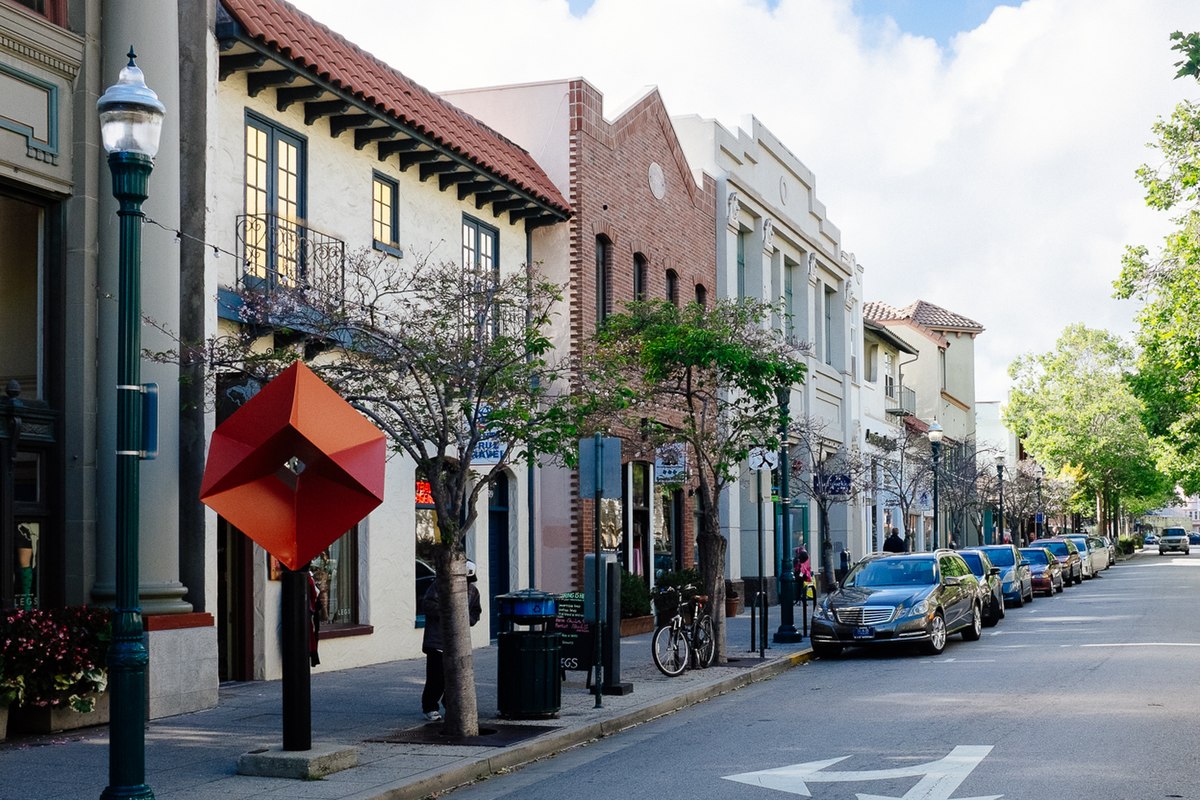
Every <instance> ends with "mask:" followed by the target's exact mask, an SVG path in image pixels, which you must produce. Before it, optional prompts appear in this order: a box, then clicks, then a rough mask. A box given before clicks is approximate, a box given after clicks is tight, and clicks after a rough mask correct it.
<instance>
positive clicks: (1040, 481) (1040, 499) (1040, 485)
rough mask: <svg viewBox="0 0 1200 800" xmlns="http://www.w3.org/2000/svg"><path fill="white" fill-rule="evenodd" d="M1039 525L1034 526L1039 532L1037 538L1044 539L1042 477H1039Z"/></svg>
mask: <svg viewBox="0 0 1200 800" xmlns="http://www.w3.org/2000/svg"><path fill="white" fill-rule="evenodd" d="M1037 500H1038V504H1037V524H1036V525H1035V526H1034V527H1035V528H1036V530H1037V538H1039V539H1040V538H1042V518H1043V515H1042V476H1041V475H1040V474H1039V475H1038V476H1037Z"/></svg>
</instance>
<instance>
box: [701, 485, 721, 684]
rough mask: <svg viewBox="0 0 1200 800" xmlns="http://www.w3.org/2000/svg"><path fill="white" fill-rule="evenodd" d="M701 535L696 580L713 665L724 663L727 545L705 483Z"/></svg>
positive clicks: (702, 488) (702, 496)
mask: <svg viewBox="0 0 1200 800" xmlns="http://www.w3.org/2000/svg"><path fill="white" fill-rule="evenodd" d="M699 497H700V520H701V531H700V535H699V536H698V537H697V542H696V544H697V545H698V548H699V557H700V580H701V581H702V582H703V583H704V593H705V594H707V595H708V602H709V612H710V613H711V614H712V620H713V634H714V637H715V638H716V642H717V655H716V662H715V663H717V664H724V663H725V662H726V661H727V658H726V649H725V548H726V546H727V542H726V541H725V537H724V536H722V535H721V520H720V518H719V517H718V514H717V504H716V503H715V502H713V498H712V496H711V492H710V491H709V486H708V483H707V482H706V481H705V480H704V479H703V478H702V479H701V480H700V491H699Z"/></svg>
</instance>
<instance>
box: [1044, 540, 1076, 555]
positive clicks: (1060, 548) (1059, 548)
mask: <svg viewBox="0 0 1200 800" xmlns="http://www.w3.org/2000/svg"><path fill="white" fill-rule="evenodd" d="M1042 547H1045V548H1046V549H1047V550H1049V551H1050V552H1051V553H1054V555H1056V556H1067V555H1070V551H1069V550H1067V543H1066V542H1046V543H1044V544H1043V545H1042Z"/></svg>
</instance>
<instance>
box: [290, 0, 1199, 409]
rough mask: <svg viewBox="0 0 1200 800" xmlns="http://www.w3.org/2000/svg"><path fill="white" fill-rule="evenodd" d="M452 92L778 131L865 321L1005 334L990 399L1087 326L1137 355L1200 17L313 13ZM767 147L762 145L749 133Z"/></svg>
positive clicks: (573, 2)
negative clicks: (650, 109)
mask: <svg viewBox="0 0 1200 800" xmlns="http://www.w3.org/2000/svg"><path fill="white" fill-rule="evenodd" d="M293 2H294V3H295V5H297V6H298V7H300V8H301V9H302V10H304V11H306V12H307V13H309V14H311V15H312V16H314V17H315V18H317V19H318V20H319V21H321V22H323V23H325V24H326V25H328V26H329V27H331V28H333V29H334V30H336V31H338V32H339V33H341V34H342V35H343V36H345V37H346V38H348V39H349V40H350V41H352V42H355V43H356V44H357V45H358V46H359V47H361V48H363V49H365V50H367V51H368V52H371V53H373V54H374V55H376V56H377V57H379V58H381V59H383V60H384V61H387V62H388V63H389V64H391V65H392V66H393V67H395V68H396V69H397V70H399V71H400V72H402V73H404V74H405V75H407V76H408V77H410V78H412V79H413V80H415V81H417V82H418V83H420V84H422V85H423V86H425V87H427V88H429V89H433V90H435V91H440V90H449V89H461V88H467V87H475V86H494V85H500V84H508V83H524V82H536V81H546V80H555V79H562V78H573V77H583V78H586V79H587V80H588V81H589V82H591V83H592V84H593V85H594V86H596V87H597V88H598V89H599V90H600V91H601V92H602V93H604V95H605V108H604V113H605V116H606V117H609V118H612V117H614V116H615V115H617V114H619V113H620V112H621V111H622V110H623V109H624V108H625V107H626V106H627V105H628V104H629V103H630V102H632V101H633V100H635V99H636V98H637V97H638V96H640V95H641V94H643V93H644V92H645V90H646V88H647V87H649V86H657V87H658V89H659V91H660V93H661V94H662V97H663V100H664V102H665V103H666V105H667V110H668V111H669V112H670V113H671V114H675V115H686V114H699V115H701V116H704V117H711V118H715V119H717V120H719V121H720V122H721V123H722V124H723V125H725V127H727V128H729V129H730V130H736V128H737V127H738V126H739V124H742V123H743V122H744V120H745V119H746V117H747V116H748V115H753V116H755V117H757V118H758V119H759V120H760V121H761V122H762V123H763V124H765V125H766V126H767V127H768V128H769V129H770V130H771V131H772V132H773V133H774V134H775V135H776V136H778V137H779V138H780V140H781V141H783V143H784V144H785V145H786V146H787V147H788V149H790V150H791V151H792V152H793V153H794V154H795V155H796V156H797V157H798V158H799V159H800V160H801V161H802V162H804V164H805V165H806V166H808V167H809V169H811V170H813V172H814V173H815V174H816V192H817V196H818V198H819V199H820V200H821V201H822V202H823V203H824V204H825V207H826V209H827V212H828V215H829V218H830V219H831V220H832V221H833V222H834V223H835V224H836V225H837V226H838V227H839V228H840V230H841V232H842V247H843V248H844V249H845V250H847V251H849V252H852V253H853V254H854V255H855V257H856V259H857V260H858V263H859V264H861V265H863V266H864V268H865V276H864V293H865V298H864V299H865V300H881V301H883V302H886V303H889V304H891V305H893V306H905V305H907V304H908V303H910V302H912V301H913V300H917V299H921V300H926V301H928V302H931V303H936V304H937V305H940V306H943V307H945V308H948V309H950V310H951V311H954V312H957V313H959V314H962V315H964V316H967V317H969V318H971V319H973V320H975V321H977V322H979V323H980V324H981V325H982V326H983V327H984V329H985V330H984V332H983V333H982V334H980V335H979V336H978V337H977V338H976V340H975V353H976V399H977V400H980V401H984V400H1003V399H1005V396H1006V393H1007V390H1008V384H1009V378H1008V374H1007V370H1008V366H1009V364H1010V363H1012V361H1013V360H1014V359H1015V358H1016V357H1018V356H1020V355H1022V354H1026V353H1040V352H1044V351H1047V350H1050V349H1052V348H1053V346H1054V342H1055V340H1056V339H1057V338H1058V335H1059V333H1060V332H1061V331H1062V329H1063V328H1064V327H1065V326H1066V325H1068V324H1070V323H1073V322H1083V323H1086V324H1087V325H1089V326H1091V327H1096V328H1105V329H1108V330H1111V331H1113V332H1115V333H1117V334H1120V335H1123V336H1130V335H1131V334H1132V331H1133V325H1134V323H1133V319H1134V315H1135V313H1136V306H1135V305H1134V304H1133V303H1132V302H1130V301H1117V300H1114V299H1113V298H1112V282H1113V280H1114V279H1115V278H1116V277H1117V275H1118V274H1119V272H1120V267H1121V256H1122V253H1123V252H1124V249H1125V247H1126V246H1128V245H1133V244H1145V245H1147V246H1149V247H1150V248H1151V249H1152V250H1155V249H1157V247H1158V246H1159V244H1160V242H1161V240H1162V237H1163V236H1164V235H1165V234H1166V233H1167V232H1168V231H1169V230H1170V220H1169V219H1168V218H1167V217H1166V216H1165V215H1163V214H1161V213H1158V212H1152V211H1151V210H1149V209H1147V208H1146V205H1145V201H1144V198H1143V192H1142V189H1141V186H1140V185H1139V184H1138V183H1137V180H1136V178H1135V174H1134V173H1135V170H1136V169H1137V167H1138V166H1139V165H1141V164H1143V163H1146V162H1154V161H1155V156H1156V153H1155V151H1153V150H1151V149H1148V148H1147V144H1148V143H1149V142H1150V141H1151V139H1152V137H1153V133H1152V126H1153V124H1154V122H1155V121H1156V120H1157V119H1158V118H1160V117H1166V116H1169V115H1170V113H1171V111H1172V110H1173V109H1174V107H1175V105H1176V104H1177V103H1178V102H1180V101H1181V100H1184V99H1189V98H1190V99H1197V100H1200V84H1197V83H1196V82H1195V81H1193V80H1189V79H1183V80H1174V79H1173V76H1174V74H1175V68H1174V66H1173V64H1174V62H1175V61H1177V60H1178V55H1177V54H1176V53H1175V52H1174V51H1172V50H1171V49H1170V45H1171V41H1170V39H1169V36H1170V34H1171V32H1172V31H1175V30H1182V31H1185V32H1190V31H1196V30H1200V2H1198V0H1137V1H1136V2H1134V0H1025V1H1024V2H1019V3H1018V2H1017V0H1006V1H1005V2H993V1H991V0H438V2H427V0H293ZM743 127H744V125H743Z"/></svg>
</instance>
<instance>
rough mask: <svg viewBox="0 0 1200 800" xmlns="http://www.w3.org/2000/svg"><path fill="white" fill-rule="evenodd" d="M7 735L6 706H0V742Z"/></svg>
mask: <svg viewBox="0 0 1200 800" xmlns="http://www.w3.org/2000/svg"><path fill="white" fill-rule="evenodd" d="M7 735H8V706H0V742H3V741H4V740H5V738H7Z"/></svg>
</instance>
